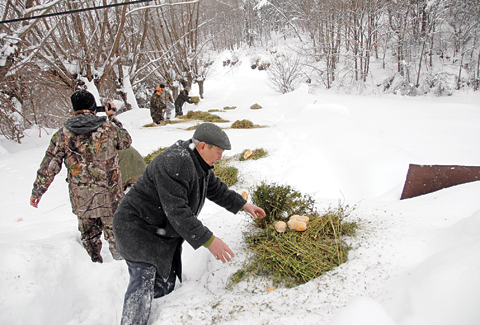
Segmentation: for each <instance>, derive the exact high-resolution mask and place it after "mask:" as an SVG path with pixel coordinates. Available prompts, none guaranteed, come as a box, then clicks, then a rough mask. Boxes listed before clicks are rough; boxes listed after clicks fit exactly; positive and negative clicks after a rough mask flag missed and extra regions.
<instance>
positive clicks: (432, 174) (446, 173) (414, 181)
mask: <svg viewBox="0 0 480 325" xmlns="http://www.w3.org/2000/svg"><path fill="white" fill-rule="evenodd" d="M478 180H480V167H479V166H457V165H414V164H410V165H409V167H408V174H407V179H406V181H405V185H404V187H403V192H402V196H401V198H400V200H403V199H409V198H412V197H415V196H419V195H423V194H427V193H431V192H435V191H438V190H441V189H443V188H447V187H450V186H454V185H459V184H463V183H469V182H474V181H478Z"/></svg>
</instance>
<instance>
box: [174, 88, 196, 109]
mask: <svg viewBox="0 0 480 325" xmlns="http://www.w3.org/2000/svg"><path fill="white" fill-rule="evenodd" d="M185 102H187V103H189V104H193V102H192V101H191V99H190V97H189V96H188V91H186V90H185V89H183V90H181V91H180V93H179V94H178V96H177V98H176V99H175V107H179V108H182V106H183V104H185Z"/></svg>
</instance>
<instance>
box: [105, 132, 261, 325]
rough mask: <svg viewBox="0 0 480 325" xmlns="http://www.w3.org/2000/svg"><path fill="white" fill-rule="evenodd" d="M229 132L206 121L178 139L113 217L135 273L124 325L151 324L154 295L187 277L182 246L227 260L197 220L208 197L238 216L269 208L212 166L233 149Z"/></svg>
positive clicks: (226, 250) (228, 253) (150, 167)
mask: <svg viewBox="0 0 480 325" xmlns="http://www.w3.org/2000/svg"><path fill="white" fill-rule="evenodd" d="M230 149H231V145H230V140H229V138H228V136H227V134H226V133H225V132H224V131H223V130H222V129H221V128H220V127H218V126H217V125H215V124H212V123H203V124H201V125H200V126H199V127H198V128H197V129H196V130H195V132H194V134H193V138H192V139H189V140H187V141H182V140H178V141H177V142H176V143H175V144H173V145H172V146H170V147H169V148H167V149H165V150H164V151H162V152H161V153H160V154H159V155H157V156H156V157H155V158H154V159H153V160H152V161H151V162H150V164H148V166H147V168H146V170H145V172H144V173H143V174H142V175H141V176H140V178H139V179H138V180H137V182H136V183H135V184H134V186H133V187H132V188H131V189H130V191H129V192H128V193H127V194H126V195H125V198H124V199H123V200H122V202H121V203H120V206H119V207H118V209H117V211H116V212H115V215H114V218H113V231H114V234H115V238H116V240H117V249H118V252H119V253H120V254H121V255H122V256H123V257H124V258H125V261H126V263H127V265H128V271H129V274H130V282H129V284H128V287H127V290H126V293H125V299H124V305H123V314H122V321H121V324H122V325H129V324H135V325H142V324H145V325H146V324H147V323H148V319H149V317H150V308H151V303H152V299H153V298H159V297H162V296H164V295H166V294H169V293H170V292H172V290H173V289H174V287H175V281H176V278H177V277H178V279H179V280H180V281H181V280H182V262H181V252H182V244H183V242H184V241H187V242H188V243H189V244H190V245H191V246H192V247H193V248H194V249H198V248H199V247H202V246H204V247H206V248H208V249H209V250H210V252H211V253H212V255H213V256H214V257H215V258H216V259H217V260H221V261H222V262H223V263H225V262H227V261H230V259H231V258H232V257H234V253H233V252H232V250H231V249H230V248H229V247H228V246H227V244H225V243H224V242H223V241H222V240H221V239H220V238H218V237H215V236H214V235H213V233H212V231H210V230H209V229H208V228H207V227H206V226H204V225H203V224H202V222H201V221H200V220H198V215H199V214H200V211H201V210H202V207H203V205H204V202H205V200H206V199H209V200H211V201H213V202H215V203H216V204H218V205H219V206H221V207H223V208H225V209H226V210H228V211H230V212H232V213H234V214H236V213H237V212H239V211H240V210H242V209H243V211H246V212H248V213H250V214H251V215H252V216H253V217H254V218H258V217H260V218H263V217H265V211H264V210H263V209H261V208H259V207H257V206H255V205H251V204H248V203H247V201H246V200H245V199H244V198H243V197H242V196H241V195H240V194H238V193H236V192H235V191H233V190H230V189H229V188H228V187H227V185H226V184H225V183H223V182H222V181H221V180H220V179H219V178H218V177H217V176H215V175H214V173H213V170H212V168H213V164H214V163H215V162H216V161H218V160H220V159H221V158H222V154H223V152H224V150H230Z"/></svg>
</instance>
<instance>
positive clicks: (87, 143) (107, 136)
mask: <svg viewBox="0 0 480 325" xmlns="http://www.w3.org/2000/svg"><path fill="white" fill-rule="evenodd" d="M75 113H76V116H75V117H74V118H76V117H79V116H78V115H84V116H82V117H92V116H85V115H93V113H92V112H90V111H89V110H83V111H77V112H75ZM74 118H72V119H70V120H69V121H71V120H73V119H74ZM93 118H95V117H93ZM97 120H98V119H97ZM69 121H67V122H66V124H67V123H68V122H69ZM131 143H132V139H131V137H130V135H129V134H128V132H127V130H125V129H124V128H123V127H122V124H121V123H120V121H118V120H117V119H116V118H115V117H114V116H113V115H112V116H110V117H109V118H108V120H101V119H100V122H99V126H98V128H96V130H93V131H91V132H86V133H83V134H75V133H74V132H72V131H70V130H69V129H67V127H65V126H64V127H62V128H60V129H59V130H58V131H57V132H56V133H55V134H54V135H53V136H52V139H51V141H50V145H49V147H48V148H47V151H46V153H45V157H44V158H43V160H42V162H41V164H40V168H39V169H38V171H37V178H36V179H35V182H34V184H33V190H32V197H33V198H39V197H41V196H42V195H43V194H44V193H45V192H46V191H47V189H48V187H49V186H50V184H51V183H52V182H53V179H54V178H55V176H56V175H57V174H58V173H59V172H60V170H61V168H62V162H63V163H64V164H65V167H66V168H67V182H68V184H69V193H70V202H71V204H72V212H73V213H74V214H76V215H77V217H78V218H79V222H84V221H81V220H80V219H96V218H110V220H109V222H110V224H109V225H108V220H107V223H105V225H104V226H102V227H101V228H100V230H99V234H101V229H102V228H103V229H104V230H105V229H107V231H106V233H105V238H106V239H107V240H108V238H109V237H111V238H112V240H111V241H109V243H110V245H113V246H115V242H114V241H113V235H112V234H111V217H113V213H114V212H115V210H116V208H117V206H118V204H119V203H120V201H121V200H122V198H123V195H124V193H123V188H122V176H121V171H120V165H119V158H118V152H117V150H121V149H126V148H128V147H129V146H130V144H131ZM85 222H86V221H85ZM80 228H82V229H83V228H84V227H79V229H80ZM108 228H109V229H110V230H108ZM81 231H82V230H81ZM89 232H90V234H84V233H83V232H82V240H83V237H84V236H86V237H85V238H87V241H88V240H90V239H88V238H93V237H95V236H93V235H92V233H94V231H89ZM92 236H93V237H92ZM98 237H99V236H98ZM93 241H95V240H93ZM84 244H85V241H84ZM100 245H101V242H100ZM88 247H91V245H90V244H88V243H87V244H86V245H85V248H86V249H87V251H88V252H89V254H90V253H91V251H92V249H90V251H89V248H88ZM100 248H101V246H100ZM97 249H98V247H97ZM99 254H100V251H98V255H99ZM112 254H113V252H112ZM90 255H91V257H92V260H94V255H95V254H94V255H92V254H90Z"/></svg>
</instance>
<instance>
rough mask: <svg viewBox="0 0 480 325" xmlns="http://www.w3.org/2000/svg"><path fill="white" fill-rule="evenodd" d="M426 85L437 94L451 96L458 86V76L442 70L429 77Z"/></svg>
mask: <svg viewBox="0 0 480 325" xmlns="http://www.w3.org/2000/svg"><path fill="white" fill-rule="evenodd" d="M426 85H427V86H428V87H429V89H430V91H433V93H434V94H435V96H451V95H452V94H453V92H454V90H455V88H456V87H457V77H456V76H455V75H454V74H451V73H448V72H440V73H436V74H434V75H430V76H428V77H427V80H426Z"/></svg>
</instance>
